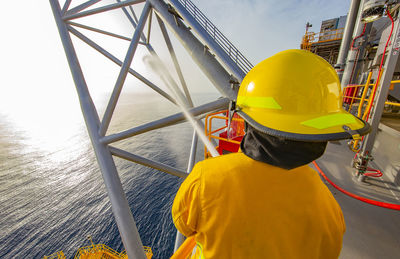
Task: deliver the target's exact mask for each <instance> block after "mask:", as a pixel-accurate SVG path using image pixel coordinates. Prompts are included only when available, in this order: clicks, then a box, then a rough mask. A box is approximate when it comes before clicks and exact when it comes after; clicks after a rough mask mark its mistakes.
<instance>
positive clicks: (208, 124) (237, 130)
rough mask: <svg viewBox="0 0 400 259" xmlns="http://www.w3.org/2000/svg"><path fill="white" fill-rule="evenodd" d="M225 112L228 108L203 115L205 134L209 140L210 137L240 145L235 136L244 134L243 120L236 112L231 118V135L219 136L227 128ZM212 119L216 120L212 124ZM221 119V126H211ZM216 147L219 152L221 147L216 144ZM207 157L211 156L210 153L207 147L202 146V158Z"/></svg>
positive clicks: (226, 112)
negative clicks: (215, 127)
mask: <svg viewBox="0 0 400 259" xmlns="http://www.w3.org/2000/svg"><path fill="white" fill-rule="evenodd" d="M226 114H228V110H222V111H218V112H214V113H210V114H208V115H207V116H206V117H205V124H204V129H205V134H206V136H207V137H208V139H209V140H210V141H211V139H217V140H220V141H224V142H228V143H232V144H235V145H240V141H238V140H237V139H236V137H239V136H243V135H244V120H243V119H242V118H241V117H240V116H239V115H237V114H235V116H234V117H233V118H232V125H231V130H233V131H234V132H233V134H232V135H233V136H228V135H227V136H226V137H222V136H219V133H222V132H223V131H224V130H227V128H228V125H227V123H228V120H229V118H228V116H227V115H226ZM214 120H217V123H214V125H213V121H214ZM221 121H222V122H223V124H224V125H223V126H222V127H219V126H217V129H214V127H213V126H215V124H218V122H221ZM240 140H241V139H240ZM216 148H217V150H218V152H220V153H221V147H220V146H217V147H216ZM209 157H211V154H210V152H209V151H208V150H207V148H206V147H204V158H205V159H206V158H209Z"/></svg>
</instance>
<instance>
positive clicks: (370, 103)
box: [362, 68, 383, 121]
mask: <svg viewBox="0 0 400 259" xmlns="http://www.w3.org/2000/svg"><path fill="white" fill-rule="evenodd" d="M382 73H383V68H382V70H381V74H380V75H378V78H379V81H376V83H375V85H374V88H373V89H372V91H371V96H370V97H369V100H368V106H367V108H366V109H365V111H364V115H363V117H362V119H363V121H365V119H366V117H367V116H368V111H369V109H370V107H371V106H372V103H373V102H374V100H371V99H372V95H373V93H374V92H375V90H376V88H377V87H378V85H379V82H380V81H381V75H382Z"/></svg>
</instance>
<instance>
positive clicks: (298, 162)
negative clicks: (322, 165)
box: [240, 123, 327, 170]
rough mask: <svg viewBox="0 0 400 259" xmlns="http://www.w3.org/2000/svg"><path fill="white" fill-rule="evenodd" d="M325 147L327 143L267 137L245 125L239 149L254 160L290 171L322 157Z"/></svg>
mask: <svg viewBox="0 0 400 259" xmlns="http://www.w3.org/2000/svg"><path fill="white" fill-rule="evenodd" d="M326 145H327V142H303V141H294V140H288V139H284V138H281V137H275V136H271V135H267V134H265V133H262V132H260V131H257V130H255V129H254V128H253V127H251V126H250V125H249V124H248V123H246V135H245V136H244V137H243V140H242V142H241V143H240V148H241V150H242V152H243V153H244V154H245V155H246V156H248V157H250V158H252V159H254V160H257V161H260V162H264V163H267V164H270V165H274V166H277V167H280V168H283V169H288V170H290V169H293V168H296V167H299V166H302V165H306V164H308V163H311V162H312V161H314V160H315V159H317V158H319V157H320V156H322V154H323V153H324V152H325V148H326Z"/></svg>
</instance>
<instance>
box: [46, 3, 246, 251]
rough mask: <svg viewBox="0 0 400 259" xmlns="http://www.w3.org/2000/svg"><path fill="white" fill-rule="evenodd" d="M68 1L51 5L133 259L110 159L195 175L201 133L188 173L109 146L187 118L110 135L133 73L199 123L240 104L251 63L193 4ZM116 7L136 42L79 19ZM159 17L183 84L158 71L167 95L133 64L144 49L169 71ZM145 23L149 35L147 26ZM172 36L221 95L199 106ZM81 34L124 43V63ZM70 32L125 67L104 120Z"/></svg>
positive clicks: (136, 247)
mask: <svg viewBox="0 0 400 259" xmlns="http://www.w3.org/2000/svg"><path fill="white" fill-rule="evenodd" d="M71 2H73V1H72V0H66V1H64V3H63V5H61V4H60V2H59V0H50V4H51V7H52V10H53V14H54V17H55V20H56V23H57V26H58V30H59V33H60V37H61V41H62V44H63V46H64V50H65V53H66V56H67V59H68V63H69V67H70V70H71V73H72V76H73V80H74V83H75V86H76V90H77V93H78V96H79V100H80V104H81V109H82V112H83V116H84V119H85V123H86V126H87V129H88V132H89V136H90V139H91V142H92V145H93V148H94V151H95V155H96V158H97V160H98V164H99V167H100V170H101V172H102V176H103V179H104V183H105V185H106V189H107V192H108V196H109V198H110V201H111V206H112V211H113V214H114V217H115V221H116V223H117V226H118V229H119V232H120V235H121V239H122V242H123V245H124V247H125V249H126V255H127V256H129V258H136V259H139V258H146V255H145V251H144V249H143V245H142V243H141V239H140V236H139V234H138V230H137V227H136V224H135V220H134V218H133V216H132V213H131V210H130V207H129V205H128V202H127V198H126V195H125V192H124V190H123V188H122V185H121V181H120V178H119V175H118V172H117V168H116V166H115V162H114V159H113V157H119V158H122V159H126V160H128V161H131V162H134V163H138V164H141V165H145V166H148V167H151V168H154V169H158V170H160V171H163V172H166V173H169V174H172V175H174V176H177V177H181V178H185V177H186V175H187V173H188V172H190V171H191V169H192V167H193V164H194V162H195V155H196V150H197V141H198V134H196V132H194V133H193V141H192V147H191V150H190V157H189V161H188V168H187V169H186V170H181V169H177V168H173V167H171V166H169V165H166V164H163V163H160V162H158V161H154V160H152V159H150V158H146V157H141V156H138V155H136V154H133V153H131V152H128V151H126V150H122V149H119V148H116V147H114V146H113V145H112V144H113V143H115V142H117V141H120V140H125V139H127V138H130V137H133V136H137V135H139V134H142V133H146V132H149V131H152V130H157V129H160V128H162V127H167V126H171V125H175V124H178V123H182V122H184V121H185V115H184V113H177V114H172V115H170V116H167V117H165V118H162V119H158V120H155V121H152V122H149V123H145V124H143V125H140V126H137V127H133V128H130V129H127V130H125V131H122V132H113V133H109V132H108V127H109V125H110V122H111V119H112V117H113V114H114V110H115V108H116V105H117V102H118V99H119V97H120V94H121V91H122V88H123V85H124V83H125V81H126V78H127V76H128V74H130V75H132V76H133V77H135V78H137V79H138V80H140V81H141V82H142V83H143V84H145V85H146V86H148V87H149V88H151V89H152V90H154V92H155V93H158V94H159V95H161V96H163V97H164V98H165V99H167V100H168V101H170V102H171V103H172V104H174V105H178V104H180V105H183V106H184V107H185V109H186V110H187V112H188V113H190V114H191V115H192V116H194V117H195V118H196V119H197V120H198V121H197V123H198V124H201V123H202V122H201V120H200V118H201V116H203V115H204V114H207V113H210V112H213V111H218V110H222V109H227V107H228V105H229V102H230V101H231V100H235V99H236V92H237V88H238V86H239V83H240V82H241V81H242V79H243V78H244V76H245V75H246V73H247V72H248V71H249V70H250V69H251V68H252V67H253V66H252V64H251V63H250V62H249V61H248V60H247V59H246V58H245V57H244V56H243V55H242V54H241V53H240V52H239V51H238V49H237V48H236V47H235V46H233V44H232V43H231V42H229V40H228V39H227V38H226V37H225V36H224V35H223V34H222V33H221V32H220V31H219V30H218V29H217V28H216V27H215V26H214V25H213V24H212V23H211V22H210V21H209V20H208V19H207V17H206V16H205V15H204V14H203V13H202V12H201V11H200V10H199V9H198V8H197V7H196V6H195V5H194V4H193V3H192V2H191V1H189V0H169V1H168V2H169V3H168V4H167V3H166V2H165V1H163V0H116V1H115V2H114V3H111V4H110V3H107V4H105V3H104V2H105V1H100V0H89V1H84V2H82V1H80V3H79V4H76V1H75V2H74V3H71ZM73 4H75V5H73ZM115 9H120V10H122V12H123V14H124V15H125V16H126V17H125V18H126V19H127V20H128V21H129V23H130V24H131V26H132V29H133V34H132V36H131V37H126V36H123V35H120V34H118V33H115V32H111V31H108V30H104V29H102V28H97V27H96V26H93V25H92V24H87V23H85V22H80V21H81V18H85V17H88V16H95V15H100V14H102V13H105V12H111V11H113V10H115ZM138 11H139V12H141V14H140V15H139V18H137V16H136V12H138ZM82 20H84V19H82ZM154 20H156V22H157V23H158V26H159V31H161V34H162V37H163V38H164V41H165V45H166V47H167V49H168V51H169V53H170V56H171V59H172V61H173V66H174V68H175V70H176V74H177V75H178V79H179V83H178V82H177V81H176V80H175V79H174V78H173V77H172V76H171V75H170V74H169V72H168V70H167V69H163V71H164V72H160V74H159V76H160V77H161V79H162V80H163V82H164V83H165V84H166V85H169V86H170V87H171V88H172V89H170V91H169V92H166V91H164V90H163V89H162V87H159V86H157V85H156V84H155V83H153V82H152V81H151V80H149V79H148V78H146V77H145V76H143V75H141V74H140V73H139V72H137V71H135V70H134V69H133V68H132V67H131V64H132V61H133V59H134V56H135V52H136V51H137V49H138V48H139V47H141V48H144V49H146V50H147V51H148V53H149V55H150V56H151V57H152V58H153V59H154V60H156V62H157V63H159V64H161V65H159V66H161V67H163V68H165V65H163V63H162V61H161V58H160V57H159V55H158V54H157V52H156V50H155V48H153V45H152V43H151V41H150V38H151V37H150V35H151V34H152V33H153V31H154V30H153V31H152V29H151V28H152V26H151V24H152V23H153V22H154ZM146 25H147V30H146V29H145V28H146ZM167 28H168V29H169V30H168V29H167ZM168 31H171V32H173V33H174V35H175V37H176V38H177V39H178V40H179V41H180V43H181V44H182V46H183V47H184V48H185V49H186V50H187V51H188V52H189V53H190V56H191V57H192V58H193V60H194V61H195V63H196V64H197V65H198V67H199V68H200V69H201V70H202V71H203V72H204V74H205V75H206V76H207V77H208V79H209V80H210V81H211V83H212V85H213V86H214V87H215V88H216V89H217V90H218V91H219V93H220V94H221V96H222V98H219V99H217V100H214V101H211V102H209V103H206V104H203V105H200V106H197V107H196V106H194V104H193V101H192V98H191V95H190V91H189V88H188V86H187V84H186V81H185V78H184V75H183V73H182V69H181V67H180V65H179V61H178V59H177V55H176V51H175V49H174V47H173V45H172V43H171V38H170V37H169V34H168ZM83 32H90V33H93V32H95V33H98V34H101V35H106V36H109V37H113V38H117V39H120V40H122V41H129V47H128V49H127V52H126V55H125V57H124V59H123V60H120V59H118V58H117V57H116V56H115V55H113V54H112V53H111V51H109V50H106V49H105V48H103V47H102V46H100V45H99V44H98V43H96V42H95V41H94V40H92V39H90V38H89V37H88V36H86V35H85V34H84V33H83ZM72 35H73V36H75V37H76V38H77V39H79V40H81V41H82V42H84V43H86V44H87V45H89V46H90V47H92V48H93V49H95V50H96V51H97V52H99V54H101V55H103V56H104V57H105V58H107V59H109V60H111V61H112V62H113V63H115V64H116V65H117V66H119V67H120V69H119V74H118V75H117V80H116V82H115V85H114V89H113V91H112V94H111V97H110V99H109V102H108V105H107V107H106V109H105V112H104V115H103V117H102V119H100V118H99V113H98V110H97V109H96V107H95V105H94V103H93V101H92V98H91V95H90V93H89V90H88V86H87V84H86V80H85V76H84V73H83V71H82V69H81V66H80V62H79V59H78V56H77V54H76V51H75V48H74V44H73V41H72ZM178 85H180V86H181V88H180V87H178ZM182 240H183V239H182V238H181V236H180V235H178V237H177V243H176V247H178V246H179V245H180V243H181V242H182Z"/></svg>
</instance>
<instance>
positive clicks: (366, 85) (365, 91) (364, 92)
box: [357, 71, 372, 118]
mask: <svg viewBox="0 0 400 259" xmlns="http://www.w3.org/2000/svg"><path fill="white" fill-rule="evenodd" d="M371 77H372V71H371V72H369V74H368V78H367V82H366V83H365V86H364V90H363V93H362V95H361V100H360V105H359V106H358V113H357V117H358V118H360V116H361V110H362V107H363V105H364V100H365V96H366V95H367V92H368V88H369V87H368V86H369V85H370V84H369V83H370V82H371Z"/></svg>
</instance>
